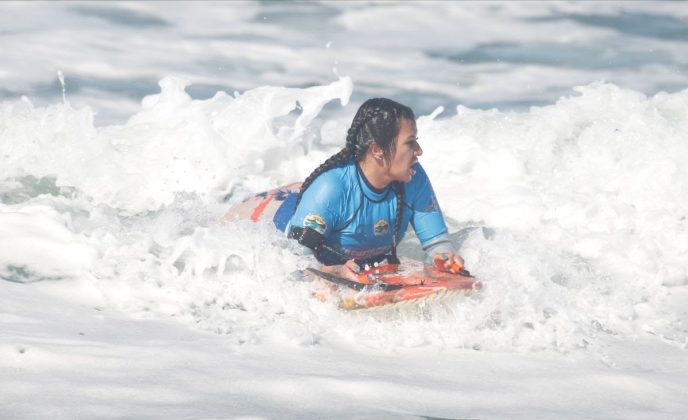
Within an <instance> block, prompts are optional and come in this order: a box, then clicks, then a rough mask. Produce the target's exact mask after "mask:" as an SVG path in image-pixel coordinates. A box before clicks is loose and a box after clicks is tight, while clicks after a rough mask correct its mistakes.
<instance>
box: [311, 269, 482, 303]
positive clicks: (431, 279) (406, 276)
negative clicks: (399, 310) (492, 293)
mask: <svg viewBox="0 0 688 420" xmlns="http://www.w3.org/2000/svg"><path fill="white" fill-rule="evenodd" d="M308 271H309V272H310V273H312V274H313V275H314V276H316V277H317V278H318V279H319V280H320V281H322V282H324V283H325V286H326V287H324V288H322V289H321V290H319V291H317V292H316V293H315V295H316V297H318V298H319V299H321V300H335V301H336V303H337V305H338V306H339V307H340V308H342V309H346V310H350V309H362V308H372V307H378V306H384V305H390V304H396V303H402V302H411V301H417V300H420V299H423V298H426V297H430V296H440V295H444V294H446V293H448V292H450V293H453V292H458V293H470V292H472V291H475V290H478V289H480V288H482V284H481V283H480V281H479V280H478V279H476V278H475V277H473V276H471V275H470V274H468V273H467V272H464V273H463V274H452V273H447V272H444V271H440V270H438V269H436V268H434V267H429V266H424V265H423V264H422V263H421V262H419V261H413V260H408V259H404V260H402V264H401V265H393V264H384V265H380V266H378V267H373V268H371V269H368V270H364V271H362V272H361V273H360V274H359V275H358V281H353V280H348V279H345V278H342V277H337V276H335V275H332V274H329V273H325V272H322V271H320V270H316V269H308Z"/></svg>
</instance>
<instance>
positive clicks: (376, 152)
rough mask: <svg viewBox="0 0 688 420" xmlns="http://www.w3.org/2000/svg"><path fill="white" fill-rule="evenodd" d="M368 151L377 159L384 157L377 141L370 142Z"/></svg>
mask: <svg viewBox="0 0 688 420" xmlns="http://www.w3.org/2000/svg"><path fill="white" fill-rule="evenodd" d="M368 151H369V153H370V154H371V155H372V156H373V158H374V159H375V160H377V161H382V160H383V159H384V158H385V153H384V151H383V150H382V147H380V146H379V145H378V144H377V143H373V144H371V145H370V147H369V148H368Z"/></svg>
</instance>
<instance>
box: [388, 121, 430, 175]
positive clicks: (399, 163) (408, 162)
mask: <svg viewBox="0 0 688 420" xmlns="http://www.w3.org/2000/svg"><path fill="white" fill-rule="evenodd" d="M417 134H418V132H417V131H416V122H415V121H411V120H406V119H403V120H401V123H400V128H399V135H398V136H397V138H396V140H395V145H396V150H394V152H393V153H392V158H391V159H390V162H389V176H390V178H391V179H392V181H400V182H409V181H410V180H411V177H413V175H415V173H416V171H415V170H414V169H413V165H415V164H416V162H418V156H420V155H422V154H423V149H421V147H420V144H418V136H417Z"/></svg>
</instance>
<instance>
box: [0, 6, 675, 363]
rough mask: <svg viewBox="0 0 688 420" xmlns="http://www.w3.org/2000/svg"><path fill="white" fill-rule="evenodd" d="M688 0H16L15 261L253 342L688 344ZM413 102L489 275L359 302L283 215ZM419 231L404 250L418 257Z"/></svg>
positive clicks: (6, 219)
mask: <svg viewBox="0 0 688 420" xmlns="http://www.w3.org/2000/svg"><path fill="white" fill-rule="evenodd" d="M687 16H688V7H686V5H685V4H684V3H683V2H527V3H519V2H476V3H472V2H456V3H454V2H436V3H435V2H422V3H420V2H419V3H413V2H400V3H396V2H351V3H349V2H313V3H286V2H246V3H242V2H227V3H225V2H207V3H201V2H193V3H192V2H189V3H183V2H146V3H143V2H46V3H41V2H3V3H1V4H0V23H1V27H0V45H2V50H3V53H4V54H3V55H4V56H3V65H2V68H0V99H1V102H0V157H1V159H2V164H1V165H0V199H1V203H0V276H1V277H2V278H3V279H4V280H6V281H10V282H14V283H25V284H29V283H31V284H36V285H42V284H45V285H49V286H46V287H50V288H51V290H54V289H55V288H56V287H57V288H58V289H59V288H62V289H64V290H66V291H67V292H68V291H70V290H71V291H73V293H77V294H78V293H83V294H84V296H90V294H93V296H97V299H96V298H95V297H94V300H98V301H99V302H105V303H104V304H105V305H107V306H108V307H111V308H115V309H117V310H119V311H122V312H124V313H126V314H128V315H130V316H133V317H141V318H153V319H160V318H164V319H168V318H172V319H174V320H176V321H177V322H179V323H181V324H182V325H185V326H189V327H191V328H194V329H199V330H201V331H210V332H213V333H217V334H218V335H222V336H224V337H227V339H228V340H229V341H231V342H233V343H236V344H237V345H244V344H247V343H253V344H258V345H260V344H261V343H274V342H276V343H291V344H295V345H297V346H310V345H314V344H323V345H331V344H332V343H341V342H355V343H356V345H359V346H363V347H368V348H379V349H383V350H386V349H392V348H412V347H429V348H433V349H443V350H444V349H452V348H460V349H476V350H491V351H505V352H531V351H539V350H543V349H544V350H551V351H555V352H561V353H567V352H571V351H583V352H586V351H589V352H593V353H594V354H599V355H600V357H602V358H604V347H605V346H606V345H608V343H610V342H614V341H615V340H633V339H635V338H637V337H645V336H648V335H651V336H653V337H657V339H658V340H662V341H663V342H666V343H667V345H669V346H676V347H679V348H685V347H686V345H687V344H686V343H688V341H687V339H686V337H687V336H686V333H687V331H686V324H685V322H686V314H685V312H682V310H681V309H680V308H679V307H678V306H677V305H675V301H674V300H672V299H674V297H675V296H676V295H677V294H678V293H679V292H680V291H683V290H684V289H685V288H686V286H688V269H687V268H686V261H688V220H687V217H688V172H687V170H686V166H685V164H684V162H685V161H686V159H687V158H688V143H686V141H685V139H686V138H688V90H686V89H687V88H688V77H687V74H686V71H687V70H688V24H686V17H687ZM371 96H388V97H391V98H394V99H397V100H399V101H401V102H404V103H406V104H408V105H410V106H412V107H413V108H414V109H415V111H416V113H417V115H418V116H419V120H418V128H419V136H420V138H421V144H422V145H423V148H424V151H425V153H424V156H423V157H422V159H421V163H422V164H424V166H425V168H426V170H427V172H428V173H429V175H430V176H431V179H432V181H433V185H434V188H435V190H436V192H437V195H438V198H439V201H440V204H441V206H442V208H443V211H444V213H445V216H446V217H447V220H448V223H449V226H450V232H451V234H452V236H453V237H454V238H455V239H456V240H457V242H460V243H461V253H462V255H463V256H464V258H465V259H466V262H467V266H468V268H469V269H470V270H471V271H472V272H473V273H474V274H476V275H477V276H478V277H480V278H481V279H484V282H485V284H486V287H485V290H484V292H482V293H480V294H478V295H476V296H472V297H467V298H460V299H459V298H457V299H448V300H446V301H443V302H440V303H439V304H437V305H427V306H423V307H421V308H413V307H412V308H405V309H398V310H392V311H388V312H382V313H374V314H362V313H353V314H351V313H342V312H341V311H338V310H337V309H336V308H335V307H333V306H332V305H331V304H328V303H327V302H324V303H323V302H319V301H317V300H314V299H312V298H311V297H310V292H311V285H309V284H308V283H304V282H298V281H295V280H294V279H293V277H291V276H290V273H292V272H294V271H296V270H298V269H302V268H304V267H306V266H307V265H308V264H310V263H311V262H310V261H309V260H307V259H306V258H304V257H298V256H297V255H296V253H295V252H294V251H295V249H294V244H293V243H291V242H290V241H287V240H286V239H285V238H284V237H283V236H281V235H279V234H278V233H276V232H275V231H274V229H272V227H271V226H270V225H269V224H267V223H266V224H250V223H236V224H230V225H221V224H219V223H218V222H217V221H218V220H219V219H220V218H221V216H222V214H223V213H224V212H225V211H226V210H227V208H228V207H229V206H230V205H231V204H233V203H236V202H238V201H240V200H241V199H243V198H245V197H247V196H248V195H249V194H251V193H252V192H256V191H262V190H265V189H268V188H274V187H276V186H279V185H282V184H286V183H289V182H293V181H295V180H300V179H303V178H304V177H305V176H306V175H307V174H308V173H309V172H310V171H311V170H312V169H313V168H314V167H315V166H316V165H318V164H319V163H320V162H322V161H323V160H324V159H325V158H326V157H327V156H329V154H331V153H333V152H334V151H336V150H337V149H338V148H339V147H341V144H342V143H343V140H344V135H345V132H346V129H347V127H348V124H349V122H350V119H351V117H352V115H353V114H354V113H355V110H356V108H357V106H358V104H360V103H361V102H362V101H363V100H364V99H366V98H368V97H371ZM414 241H415V239H414V238H412V237H408V238H406V239H405V241H404V243H403V244H402V255H405V256H409V257H418V256H419V251H418V245H417V243H416V242H414Z"/></svg>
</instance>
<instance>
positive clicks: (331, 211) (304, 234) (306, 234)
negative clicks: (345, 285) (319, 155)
mask: <svg viewBox="0 0 688 420" xmlns="http://www.w3.org/2000/svg"><path fill="white" fill-rule="evenodd" d="M339 182H340V180H339V178H338V177H337V176H336V174H334V173H331V172H325V173H323V174H322V175H320V176H319V177H318V178H317V179H316V180H315V181H314V182H313V183H312V184H311V185H310V187H309V188H308V189H307V190H306V191H305V192H304V194H303V197H302V198H301V202H300V203H299V206H298V208H297V209H296V211H295V212H294V215H293V216H292V218H291V220H290V222H289V226H287V229H286V231H287V235H288V237H289V238H291V239H295V240H296V241H298V242H299V243H300V244H301V245H303V246H304V247H305V249H306V250H307V252H308V253H312V254H313V256H314V257H315V258H316V259H317V260H318V261H319V262H320V263H323V265H322V267H320V270H321V271H324V272H326V273H331V274H335V275H337V276H339V277H344V278H347V279H349V280H354V281H356V274H357V273H358V272H359V271H360V267H358V265H357V264H356V263H355V262H354V261H353V260H347V257H346V256H344V255H341V254H340V253H338V252H337V251H336V250H334V249H332V248H330V247H328V246H327V245H325V242H326V240H327V238H328V237H329V236H330V235H331V234H332V232H333V231H334V230H335V229H334V228H335V226H337V225H338V224H339V223H340V220H341V217H342V215H343V212H344V210H345V209H344V207H345V206H344V205H343V203H346V198H345V197H344V192H343V190H342V189H341V186H340V184H339ZM333 259H338V260H341V261H342V262H343V263H342V264H332V262H333V261H332V260H333Z"/></svg>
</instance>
